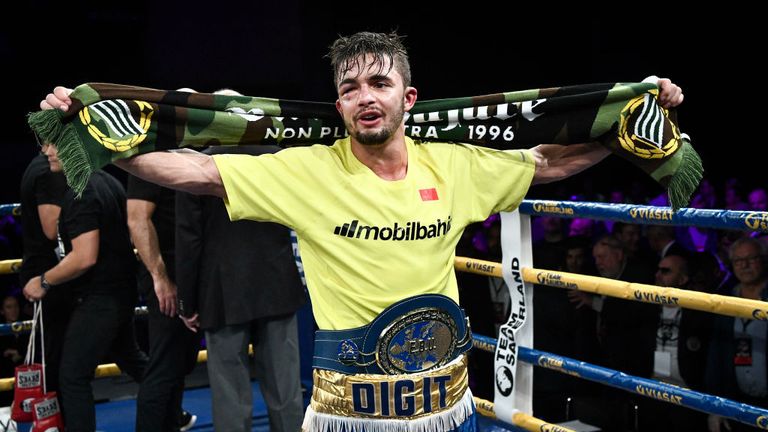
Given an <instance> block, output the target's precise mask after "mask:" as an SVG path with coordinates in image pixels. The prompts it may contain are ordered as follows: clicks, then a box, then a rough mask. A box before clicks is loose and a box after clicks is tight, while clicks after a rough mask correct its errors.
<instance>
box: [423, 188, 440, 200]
mask: <svg viewBox="0 0 768 432" xmlns="http://www.w3.org/2000/svg"><path fill="white" fill-rule="evenodd" d="M419 195H421V200H422V201H437V200H438V199H439V198H437V190H435V188H429V189H419Z"/></svg>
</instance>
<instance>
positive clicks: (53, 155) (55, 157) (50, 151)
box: [42, 143, 61, 172]
mask: <svg viewBox="0 0 768 432" xmlns="http://www.w3.org/2000/svg"><path fill="white" fill-rule="evenodd" d="M42 152H43V154H44V155H46V156H48V165H50V166H51V171H52V172H61V161H59V150H58V149H56V146H55V145H53V144H48V143H46V144H43V148H42Z"/></svg>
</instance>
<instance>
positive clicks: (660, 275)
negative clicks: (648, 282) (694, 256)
mask: <svg viewBox="0 0 768 432" xmlns="http://www.w3.org/2000/svg"><path fill="white" fill-rule="evenodd" d="M684 264H685V263H684V262H683V258H681V257H679V256H674V255H672V256H668V257H666V258H664V259H662V260H661V261H659V266H658V267H657V268H656V285H659V286H664V287H672V288H682V287H683V286H684V285H685V284H686V283H688V275H686V274H685V267H684Z"/></svg>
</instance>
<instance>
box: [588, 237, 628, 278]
mask: <svg viewBox="0 0 768 432" xmlns="http://www.w3.org/2000/svg"><path fill="white" fill-rule="evenodd" d="M592 256H593V257H594V258H595V267H597V271H598V273H600V276H602V277H605V278H611V279H613V278H617V277H619V273H620V272H621V267H622V266H623V265H624V252H623V251H621V250H620V249H615V248H612V247H610V246H606V245H603V244H598V245H595V247H594V248H593V249H592Z"/></svg>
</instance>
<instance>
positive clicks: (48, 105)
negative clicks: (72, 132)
mask: <svg viewBox="0 0 768 432" xmlns="http://www.w3.org/2000/svg"><path fill="white" fill-rule="evenodd" d="M70 93H72V89H69V88H66V87H61V86H58V87H56V88H54V89H53V93H48V96H46V97H45V99H43V100H41V101H40V109H43V110H50V109H60V110H62V111H66V110H68V109H69V106H70V105H72V99H70V98H69V95H70Z"/></svg>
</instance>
